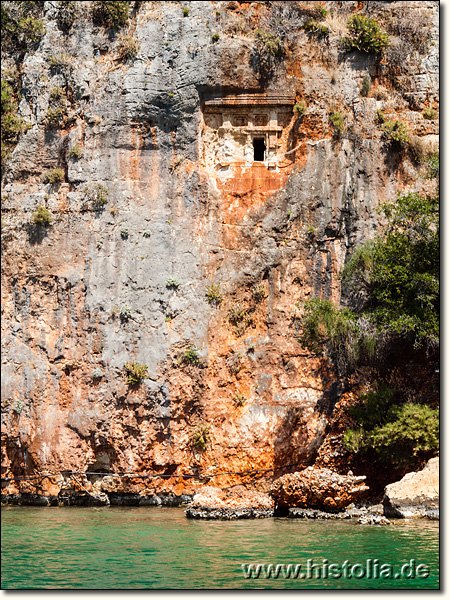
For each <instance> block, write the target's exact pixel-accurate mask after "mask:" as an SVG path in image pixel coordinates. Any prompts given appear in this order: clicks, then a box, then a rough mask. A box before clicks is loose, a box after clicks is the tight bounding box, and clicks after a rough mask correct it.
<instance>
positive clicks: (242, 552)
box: [2, 506, 439, 589]
mask: <svg viewBox="0 0 450 600" xmlns="http://www.w3.org/2000/svg"><path fill="white" fill-rule="evenodd" d="M438 551H439V541H438V523H436V522H434V521H420V522H409V523H407V522H402V521H398V522H396V523H395V524H394V525H392V526H384V527H383V526H376V525H359V524H358V523H356V522H354V521H351V522H349V521H306V520H301V519H297V520H295V519H281V518H277V519H261V520H249V521H191V520H188V519H186V517H185V515H184V510H183V509H181V508H160V507H155V508H153V507H149V508H147V507H146V508H128V507H127V508H119V507H112V508H111V507H110V508H106V507H105V508H103V507H102V508H70V507H69V508H63V507H55V508H50V507H45V508H37V507H8V506H6V507H2V588H3V589H43V588H44V589H45V588H46V589H64V588H65V589H201V588H206V589H262V588H268V589H292V588H294V589H295V588H297V589H299V588H303V589H325V588H335V589H337V588H340V589H436V588H438V587H439V574H438V568H439V564H438ZM308 559H309V561H311V562H310V563H309V565H310V570H309V572H307V571H306V568H307V564H308V563H307V561H308ZM368 559H371V560H372V565H373V564H374V562H373V561H375V559H378V561H379V565H380V566H381V565H382V564H392V565H393V567H394V569H395V570H396V571H398V570H399V567H400V566H401V565H402V564H403V563H410V561H411V559H413V560H415V563H413V566H415V567H417V565H419V563H423V564H425V565H426V566H427V567H428V568H429V569H430V574H429V576H428V577H426V578H422V577H418V576H417V573H416V577H415V578H409V579H404V578H403V579H400V578H398V579H386V578H384V577H381V578H378V579H374V578H372V579H367V578H366V576H365V574H364V577H361V573H362V572H363V571H362V569H361V568H359V567H356V569H354V571H353V573H354V575H355V577H352V578H351V579H348V578H346V577H345V576H344V572H343V570H342V569H343V567H341V566H340V565H341V564H342V563H344V561H345V560H347V561H348V564H347V570H346V573H347V575H348V574H349V573H350V574H351V572H350V571H349V569H350V566H351V567H352V568H353V566H354V565H355V564H356V563H358V564H363V565H364V566H365V568H366V569H367V566H366V565H367V562H366V561H367V560H368ZM326 561H328V565H329V564H331V563H336V564H339V569H340V571H339V573H340V574H341V577H339V578H334V575H336V574H339V573H337V571H336V569H335V570H334V571H331V575H333V574H334V575H333V576H331V575H330V572H328V578H327V579H325V578H323V576H322V575H323V574H324V573H326V565H327V562H326ZM242 563H246V564H248V563H253V564H255V563H273V564H276V563H293V564H297V563H299V564H301V565H302V570H301V571H299V573H300V572H302V571H303V572H304V578H303V579H300V578H297V579H281V577H280V578H279V579H272V578H270V579H264V578H260V579H254V578H246V577H244V575H243V571H242V568H241V564H242ZM313 564H318V565H319V567H320V569H319V568H313ZM410 564H411V563H410ZM324 565H325V566H324ZM372 569H373V567H372ZM421 569H422V568H421ZM372 572H373V571H372ZM425 572H426V571H425V570H419V572H418V574H419V575H422V574H424V573H425ZM407 574H410V569H409V568H408V569H406V571H405V575H407ZM307 575H308V578H307ZM318 575H321V577H320V578H318V577H317V576H318ZM383 575H390V571H389V567H386V568H385V571H384V573H383ZM358 577H361V578H358Z"/></svg>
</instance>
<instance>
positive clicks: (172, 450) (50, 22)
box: [2, 2, 438, 495]
mask: <svg viewBox="0 0 450 600" xmlns="http://www.w3.org/2000/svg"><path fill="white" fill-rule="evenodd" d="M79 4H80V5H82V6H80V7H79V11H80V14H79V16H78V18H77V19H76V20H75V22H74V24H73V26H72V27H71V29H70V30H69V32H68V33H67V32H63V31H62V30H61V29H59V27H58V21H57V16H58V7H57V5H58V3H57V2H45V3H44V20H45V25H46V34H45V36H44V37H43V38H42V40H41V42H40V43H39V45H38V46H37V49H36V50H35V51H33V52H30V53H28V54H27V55H26V57H25V60H24V62H23V74H22V83H21V86H22V99H21V102H20V105H19V111H20V114H21V115H22V117H23V118H24V119H25V120H27V121H28V122H29V123H31V124H32V127H31V128H30V129H29V130H27V131H26V132H25V133H24V134H23V136H22V137H21V139H20V141H19V143H18V145H17V147H16V148H15V150H14V152H13V154H12V157H11V160H10V161H9V165H8V168H7V170H6V173H5V178H4V185H3V192H2V199H3V204H2V209H3V229H2V241H3V249H4V250H3V264H2V337H3V361H2V363H3V364H2V397H3V400H2V441H3V443H2V476H3V477H17V476H22V475H29V474H33V473H40V472H42V471H44V472H60V471H64V470H74V471H85V470H90V471H111V472H134V473H141V474H142V473H160V474H165V475H172V477H171V478H170V479H167V478H166V479H163V480H161V479H154V480H149V482H142V481H135V482H133V481H132V480H120V481H118V480H113V479H109V478H105V479H103V480H102V484H100V482H99V483H98V486H100V487H99V489H103V491H110V492H111V491H117V492H120V491H127V492H139V493H153V492H155V491H158V492H160V491H164V490H165V491H171V492H175V493H176V494H181V493H183V492H186V491H189V490H191V489H192V488H193V487H195V483H193V482H192V481H193V480H185V479H182V478H179V477H177V476H179V475H181V474H190V473H197V472H201V473H206V474H213V473H215V472H222V471H241V470H245V469H257V468H269V467H272V466H283V465H286V464H290V463H302V464H304V465H306V464H309V463H311V461H313V460H314V457H315V454H316V452H317V451H318V449H319V448H320V446H321V444H322V442H323V440H324V437H325V428H326V425H327V419H328V417H329V415H330V414H331V411H332V409H333V406H334V403H335V402H336V400H337V399H338V398H339V386H338V383H337V381H336V377H335V375H334V374H333V372H332V370H330V368H329V367H328V366H327V365H326V364H325V363H324V362H323V361H322V360H319V359H316V358H313V357H311V356H310V355H309V354H308V353H307V352H305V351H304V350H303V349H302V348H301V346H300V345H299V343H298V341H297V339H296V333H297V323H298V319H297V317H298V314H299V313H298V311H299V310H300V309H299V308H298V307H299V306H300V307H301V303H302V302H303V301H304V300H305V299H307V298H308V297H312V296H321V297H327V298H331V299H334V300H339V281H338V273H339V271H340V269H341V268H342V267H343V265H344V262H345V260H346V258H347V257H348V255H349V253H351V251H352V249H353V248H354V247H355V245H357V244H358V243H360V242H361V241H363V240H364V239H366V238H368V237H371V236H373V235H374V233H375V232H376V230H377V227H378V226H379V215H378V213H377V210H376V209H377V205H378V204H379V203H380V202H382V201H384V200H386V199H389V198H392V197H394V196H395V194H396V193H397V191H399V190H403V189H406V188H411V189H413V188H417V187H418V186H419V185H420V181H419V180H418V179H417V175H418V172H417V161H416V160H415V158H414V154H413V151H412V150H414V149H415V150H416V157H417V153H420V152H421V151H422V150H421V149H423V148H424V147H426V148H427V149H432V148H433V147H434V146H435V145H436V143H437V133H438V130H437V121H436V120H427V119H424V117H423V116H422V112H423V111H424V109H425V108H427V107H428V108H434V109H436V108H437V104H436V103H437V101H438V85H437V77H438V75H437V66H438V62H437V61H438V58H437V57H438V38H437V26H438V5H437V3H435V2H390V3H384V2H368V3H360V2H344V3H335V2H334V3H322V4H324V6H325V7H327V8H331V11H332V12H331V13H330V15H329V17H327V19H326V20H325V24H327V25H328V26H329V36H328V38H325V40H323V41H321V40H320V39H318V38H317V36H314V35H311V34H307V33H306V32H305V31H304V30H303V29H302V28H300V27H299V28H297V29H295V30H293V31H292V32H291V33H290V34H289V35H290V36H291V37H290V42H289V44H287V45H286V52H285V54H284V56H282V57H281V58H277V57H274V56H270V57H268V60H269V59H270V60H269V62H270V72H267V69H265V68H264V64H265V63H264V60H263V59H264V57H263V56H261V50H260V51H259V54H258V48H257V45H256V43H255V35H254V34H255V29H256V28H257V27H258V24H260V23H261V20H262V19H264V18H268V17H267V15H268V14H269V13H270V10H271V8H270V7H269V6H266V4H267V3H257V2H253V3H247V2H215V3H213V2H211V3H207V2H186V3H185V5H186V7H187V8H188V9H189V14H188V15H186V16H184V13H183V7H182V6H180V4H179V3H176V2H140V3H138V2H135V3H131V5H132V11H131V17H130V25H129V31H128V34H129V35H130V36H132V37H133V39H134V40H135V41H138V43H139V50H138V53H137V56H136V58H134V59H130V60H127V61H123V60H121V59H120V58H119V57H118V53H119V52H120V49H119V48H120V43H121V42H120V39H118V38H117V36H116V34H115V33H114V32H113V31H111V30H108V29H105V28H104V27H101V26H99V25H96V24H94V22H93V21H92V18H90V17H89V11H90V10H91V4H92V3H90V2H83V3H79ZM274 4H285V5H288V4H296V5H305V6H306V7H307V8H308V6H307V5H312V4H314V3H274ZM328 5H330V7H328ZM331 5H335V6H334V8H333V7H332V6H331ZM361 5H369V6H368V7H366V10H369V9H370V10H372V12H373V14H374V15H375V16H377V18H379V19H381V21H382V22H388V21H389V19H391V22H392V20H393V21H394V22H395V23H396V22H397V21H398V20H400V21H402V20H403V21H405V22H406V19H407V18H410V19H412V18H413V17H414V18H415V19H418V20H419V21H420V22H421V23H427V26H428V28H429V29H428V30H427V31H428V33H429V35H430V39H429V45H428V48H427V52H426V53H424V54H420V53H418V52H417V51H416V50H414V49H413V50H414V53H413V54H412V55H411V56H412V57H413V58H414V60H413V59H412V58H411V56H409V59H410V61H409V63H408V69H409V72H408V73H407V75H405V74H404V73H403V75H402V76H401V77H403V79H402V78H401V77H400V76H398V77H397V79H396V80H395V78H393V77H392V66H390V65H389V64H387V63H386V61H384V62H383V61H382V62H381V64H380V63H379V61H378V60H377V58H376V57H373V56H371V55H368V54H364V53H358V52H352V53H347V54H345V53H343V52H342V49H340V46H339V43H338V42H339V39H340V37H341V31H342V30H343V29H342V28H343V27H344V25H345V22H346V19H347V18H348V16H349V15H350V14H352V13H351V11H358V10H361V8H362V6H361ZM305 10H306V9H305ZM305 14H306V13H305ZM369 14H370V11H369ZM408 15H409V17H408ZM299 18H300V20H301V19H302V18H306V17H303V16H302V13H300V17H299ZM403 21H402V22H403ZM216 33H218V37H217V35H215V34H216ZM399 39H400V38H399ZM55 57H56V59H57V60H56V59H55ZM58 57H59V58H58ZM61 57H65V58H61ZM58 61H59V63H58ZM55 63H56V66H55ZM369 75H370V78H371V92H369V94H368V96H362V95H361V92H360V89H361V86H362V85H363V83H364V79H365V78H367V77H369ZM394 80H395V82H396V84H395V85H394V84H393V81H394ZM399 81H400V82H401V83H399ZM55 89H60V90H62V92H63V95H64V98H65V103H66V104H65V111H66V112H65V115H64V118H63V119H62V120H61V122H60V123H59V124H58V125H55V124H54V123H52V122H51V119H50V117H49V109H51V108H52V107H54V106H55V98H56V97H57V95H58V92H55V91H54V90H55ZM52 103H53V104H52ZM296 103H303V106H304V114H300V113H301V112H302V109H297V112H295V111H294V110H293V107H294V105H295V104H296ZM378 109H380V110H383V112H384V113H385V114H386V115H388V116H389V117H390V118H392V119H398V120H401V121H402V122H403V123H405V125H406V126H407V128H408V130H409V135H410V139H411V140H415V148H413V147H412V145H410V148H409V149H407V150H400V149H398V148H396V147H395V145H392V144H391V143H390V142H389V141H386V140H385V139H383V138H382V132H381V130H380V128H379V127H378V126H377V125H376V124H375V117H376V112H377V110H378ZM330 113H340V114H342V115H343V116H345V129H344V131H343V133H342V135H337V134H336V132H335V131H334V129H333V127H332V125H331V124H330V121H329V115H330ZM255 140H262V141H258V142H255ZM258 144H260V145H261V144H262V146H258ZM261 148H262V149H261ZM291 150H292V152H291ZM261 151H262V152H263V153H264V154H263V157H262V158H263V159H264V160H261V159H260V157H259V156H258V155H257V153H258V152H261ZM255 159H256V160H255ZM57 167H59V168H62V169H63V172H64V176H63V179H62V181H60V182H57V183H53V184H52V183H44V182H43V179H42V175H43V174H44V173H45V172H47V171H49V170H51V169H54V168H57ZM98 184H101V186H102V187H101V188H99V187H97V186H98ZM99 190H100V191H101V193H102V194H103V195H104V198H105V199H107V202H106V203H105V204H103V205H102V206H97V207H96V206H95V200H96V194H97V200H98V192H99ZM38 206H44V207H46V208H47V209H48V210H49V211H50V212H51V214H52V217H53V222H52V224H51V225H50V226H48V227H43V226H38V225H35V224H34V223H33V221H32V213H34V211H35V210H36V209H37V207H38ZM212 286H214V287H212ZM208 292H209V301H208V298H207V296H206V294H207V293H208ZM214 295H215V298H214V297H213V296H214ZM219 295H221V296H223V298H222V299H221V298H219ZM215 300H216V302H215ZM220 300H221V301H220ZM193 348H195V349H196V350H198V352H195V351H194V350H193ZM189 349H190V353H189ZM187 351H188V353H187V354H186V352H187ZM190 359H191V360H190ZM129 361H136V362H138V363H142V364H145V365H147V367H148V378H147V379H144V380H143V381H142V382H141V383H140V385H135V386H130V385H128V383H127V380H126V377H125V376H124V370H123V368H124V365H125V364H126V363H128V362H129ZM94 371H95V373H94ZM93 373H94V374H93ZM100 373H101V374H100ZM201 433H203V434H204V437H205V438H206V448H204V449H202V448H200V447H199V446H200V445H201V444H200V443H197V445H196V444H195V441H194V437H195V435H196V434H201ZM62 481H63V480H62V479H58V478H56V479H44V480H38V481H32V482H7V483H5V484H4V485H3V491H4V492H5V493H16V492H36V493H44V494H54V495H56V494H58V493H59V491H60V489H61V485H62ZM238 481H239V482H241V481H242V478H240V477H239V478H233V477H232V476H222V477H220V478H218V479H216V480H214V485H219V486H225V485H230V484H232V483H236V482H238ZM101 486H103V487H101Z"/></svg>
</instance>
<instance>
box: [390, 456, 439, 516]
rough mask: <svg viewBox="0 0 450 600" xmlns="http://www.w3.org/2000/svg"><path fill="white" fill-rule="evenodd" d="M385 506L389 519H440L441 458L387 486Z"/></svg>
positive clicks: (434, 459)
mask: <svg viewBox="0 0 450 600" xmlns="http://www.w3.org/2000/svg"><path fill="white" fill-rule="evenodd" d="M383 505H384V514H385V515H386V516H387V517H397V518H406V517H428V518H431V519H433V518H434V519H435V518H439V457H437V458H432V459H431V460H429V461H428V462H427V464H426V465H425V467H424V468H423V469H422V470H421V471H416V472H413V473H407V474H406V475H405V476H404V477H403V478H402V479H400V481H396V482H395V483H391V484H389V485H387V486H386V489H385V495H384V499H383Z"/></svg>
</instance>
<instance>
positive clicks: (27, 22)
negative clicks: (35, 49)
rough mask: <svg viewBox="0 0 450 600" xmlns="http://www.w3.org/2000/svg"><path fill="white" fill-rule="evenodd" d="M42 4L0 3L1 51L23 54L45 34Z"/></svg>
mask: <svg viewBox="0 0 450 600" xmlns="http://www.w3.org/2000/svg"><path fill="white" fill-rule="evenodd" d="M43 7H44V2H32V1H30V2H21V1H17V2H14V1H12V2H7V1H3V2H2V3H1V34H2V50H3V49H7V50H8V52H20V53H21V54H22V56H23V54H24V53H25V52H26V51H27V50H28V49H30V48H31V47H32V46H33V45H34V44H36V43H37V42H39V40H40V39H41V38H42V37H43V35H44V34H45V26H44V21H43V20H42V19H41V18H39V17H40V16H41V15H42V14H43Z"/></svg>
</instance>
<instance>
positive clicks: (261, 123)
mask: <svg viewBox="0 0 450 600" xmlns="http://www.w3.org/2000/svg"><path fill="white" fill-rule="evenodd" d="M294 101H295V97H294V95H292V94H274V93H234V94H223V93H218V92H209V93H205V94H204V95H203V98H202V108H203V127H202V132H201V139H200V156H201V162H202V165H203V166H204V167H205V168H206V169H208V170H209V172H210V173H211V174H212V175H214V176H215V177H216V178H217V180H218V185H219V187H220V188H221V189H223V190H224V191H234V192H237V193H251V192H255V191H267V192H273V191H275V190H278V189H281V188H282V187H283V184H284V181H285V177H284V176H283V175H282V174H284V171H285V170H286V168H287V167H290V166H291V165H292V164H293V162H294V159H295V143H296V135H295V121H296V119H295V115H294V112H293V105H294ZM292 150H294V151H293V152H292Z"/></svg>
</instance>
